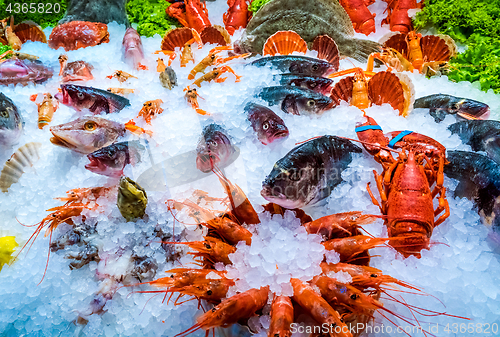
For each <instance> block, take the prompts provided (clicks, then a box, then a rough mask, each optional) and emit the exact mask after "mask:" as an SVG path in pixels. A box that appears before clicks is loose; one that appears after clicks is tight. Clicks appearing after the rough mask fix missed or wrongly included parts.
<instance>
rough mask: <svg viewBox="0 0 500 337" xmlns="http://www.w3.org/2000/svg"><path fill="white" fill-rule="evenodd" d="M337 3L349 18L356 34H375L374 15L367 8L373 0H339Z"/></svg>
mask: <svg viewBox="0 0 500 337" xmlns="http://www.w3.org/2000/svg"><path fill="white" fill-rule="evenodd" d="M339 2H340V4H341V5H342V7H344V9H345V11H346V12H347V14H348V15H349V17H350V18H351V21H352V25H353V27H354V30H355V31H356V32H358V33H363V34H365V35H369V34H370V33H374V32H375V19H374V18H375V14H372V13H371V12H370V10H369V9H368V7H367V6H369V5H371V4H373V3H374V2H375V0H340V1H339Z"/></svg>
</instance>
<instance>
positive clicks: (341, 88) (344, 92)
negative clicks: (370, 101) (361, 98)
mask: <svg viewBox="0 0 500 337" xmlns="http://www.w3.org/2000/svg"><path fill="white" fill-rule="evenodd" d="M353 82H354V76H348V77H344V78H343V79H341V80H340V81H338V82H337V83H336V84H335V86H334V87H333V89H332V92H331V95H330V97H331V99H333V100H334V101H335V102H336V103H337V105H338V104H340V101H346V102H348V103H349V102H350V101H351V98H352V87H353Z"/></svg>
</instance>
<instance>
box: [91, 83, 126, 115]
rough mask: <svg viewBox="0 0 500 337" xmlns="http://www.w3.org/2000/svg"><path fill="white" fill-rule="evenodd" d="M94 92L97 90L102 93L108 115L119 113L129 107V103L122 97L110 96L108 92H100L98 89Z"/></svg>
mask: <svg viewBox="0 0 500 337" xmlns="http://www.w3.org/2000/svg"><path fill="white" fill-rule="evenodd" d="M95 90H99V92H100V93H102V95H103V96H104V97H105V98H106V100H107V101H108V105H109V113H113V112H119V111H120V110H122V109H123V108H125V107H126V106H128V105H130V101H129V100H128V99H127V98H125V97H123V96H120V95H117V94H112V93H110V92H109V91H105V90H100V89H95Z"/></svg>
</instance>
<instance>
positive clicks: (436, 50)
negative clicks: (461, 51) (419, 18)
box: [420, 35, 457, 61]
mask: <svg viewBox="0 0 500 337" xmlns="http://www.w3.org/2000/svg"><path fill="white" fill-rule="evenodd" d="M420 46H421V47H422V56H423V57H424V60H427V61H449V60H450V58H451V57H452V56H453V55H455V54H456V49H457V46H456V45H455V42H454V41H453V39H452V38H450V37H449V36H447V35H441V36H437V35H426V36H424V37H422V39H421V40H420Z"/></svg>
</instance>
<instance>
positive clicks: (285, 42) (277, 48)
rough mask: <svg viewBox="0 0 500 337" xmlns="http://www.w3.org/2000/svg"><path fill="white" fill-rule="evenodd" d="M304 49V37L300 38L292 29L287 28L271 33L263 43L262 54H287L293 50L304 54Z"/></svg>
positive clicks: (305, 46) (305, 49)
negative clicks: (286, 29)
mask: <svg viewBox="0 0 500 337" xmlns="http://www.w3.org/2000/svg"><path fill="white" fill-rule="evenodd" d="M306 51H307V44H306V41H304V39H302V38H301V37H300V35H299V34H297V33H295V32H294V31H291V30H288V31H279V32H277V33H275V34H273V35H271V36H270V37H269V38H268V39H267V41H266V43H265V44H264V49H263V50H262V55H264V56H266V55H271V56H274V55H276V54H280V55H289V54H291V53H293V52H299V53H303V54H305V53H306Z"/></svg>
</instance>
